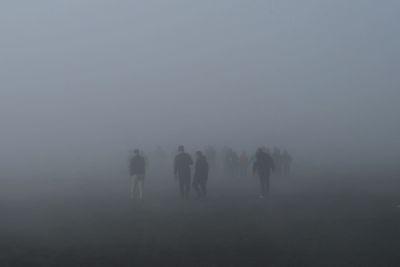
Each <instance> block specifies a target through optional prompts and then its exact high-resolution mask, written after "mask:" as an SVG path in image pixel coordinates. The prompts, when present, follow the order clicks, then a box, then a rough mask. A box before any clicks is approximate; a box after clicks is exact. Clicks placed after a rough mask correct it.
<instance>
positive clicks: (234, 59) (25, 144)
mask: <svg viewBox="0 0 400 267" xmlns="http://www.w3.org/2000/svg"><path fill="white" fill-rule="evenodd" d="M399 12H400V2H399V1H396V0H385V1H377V0H375V1H372V0H352V1H349V0H328V1H321V0H303V1H298V0H273V1H269V0H253V1H251V0H246V1H245V0H242V1H238V0H230V1H228V0H221V1H218V0H201V1H188V0H181V1H177V0H159V1H153V0H143V1H132V0H129V1H128V0H118V1H110V0H107V1H106V0H79V1H78V0H57V1H54V0H36V1H31V0H29V1H28V0H2V1H1V3H0V34H1V43H0V56H1V60H0V75H1V76H0V77H1V79H0V123H1V124H0V125H1V135H0V145H1V148H2V149H1V150H2V151H0V154H1V159H2V160H3V161H7V160H8V162H9V161H10V160H11V159H12V160H16V159H18V158H21V157H23V158H27V159H29V160H30V161H31V162H32V161H34V159H36V160H37V159H38V158H41V162H42V164H43V163H46V162H49V163H50V162H51V159H54V158H55V157H56V158H57V157H59V158H62V157H63V156H65V157H66V156H68V157H71V158H74V159H75V160H77V161H78V160H81V159H82V160H83V159H85V158H88V157H92V156H93V155H99V156H100V154H104V153H125V152H126V151H125V148H126V150H129V149H130V148H131V147H134V146H147V147H155V146H156V145H157V144H169V145H175V144H180V143H183V144H194V145H198V146H200V145H203V144H218V145H232V146H237V147H239V148H253V147H254V146H255V145H257V144H266V145H270V146H272V145H275V144H276V145H279V146H282V147H286V148H288V149H289V150H292V151H293V153H295V154H296V155H298V156H300V155H303V156H304V155H306V156H310V155H312V157H313V158H318V157H320V158H321V157H322V158H323V157H326V154H330V155H335V157H339V156H340V155H343V154H348V155H352V157H357V155H363V157H366V158H374V157H376V155H384V156H385V157H388V155H390V157H392V156H395V155H397V154H398V151H399V148H400V123H399V121H400V120H399V114H400V105H399V104H400V88H399V84H400V72H399V70H400V27H399V25H400V23H399V22H400V21H399ZM22 155H23V156H22Z"/></svg>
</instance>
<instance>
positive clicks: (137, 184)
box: [131, 174, 144, 200]
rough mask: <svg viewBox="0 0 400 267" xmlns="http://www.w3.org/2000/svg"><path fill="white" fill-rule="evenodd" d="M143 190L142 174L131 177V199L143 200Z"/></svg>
mask: <svg viewBox="0 0 400 267" xmlns="http://www.w3.org/2000/svg"><path fill="white" fill-rule="evenodd" d="M143 190H144V174H136V175H132V176H131V198H132V199H137V198H138V199H140V200H142V199H143Z"/></svg>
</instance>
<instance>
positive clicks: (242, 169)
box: [239, 151, 249, 177]
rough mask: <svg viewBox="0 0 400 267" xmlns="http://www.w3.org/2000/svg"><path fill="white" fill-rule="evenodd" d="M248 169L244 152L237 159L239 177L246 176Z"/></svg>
mask: <svg viewBox="0 0 400 267" xmlns="http://www.w3.org/2000/svg"><path fill="white" fill-rule="evenodd" d="M248 167H249V157H247V154H246V152H244V151H243V152H242V153H241V154H240V157H239V168H240V176H241V177H246V176H247V169H248Z"/></svg>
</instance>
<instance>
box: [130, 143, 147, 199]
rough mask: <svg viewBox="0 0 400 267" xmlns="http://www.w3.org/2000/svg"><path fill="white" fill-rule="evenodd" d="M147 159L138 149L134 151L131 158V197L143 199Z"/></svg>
mask: <svg viewBox="0 0 400 267" xmlns="http://www.w3.org/2000/svg"><path fill="white" fill-rule="evenodd" d="M145 174H146V160H145V158H144V157H143V156H142V155H140V152H139V150H138V149H135V150H134V151H133V154H132V156H131V160H130V177H131V198H132V199H139V200H143V190H144V177H145Z"/></svg>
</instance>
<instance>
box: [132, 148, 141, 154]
mask: <svg viewBox="0 0 400 267" xmlns="http://www.w3.org/2000/svg"><path fill="white" fill-rule="evenodd" d="M133 154H135V156H139V154H140V151H139V149H137V148H136V149H135V150H133Z"/></svg>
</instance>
